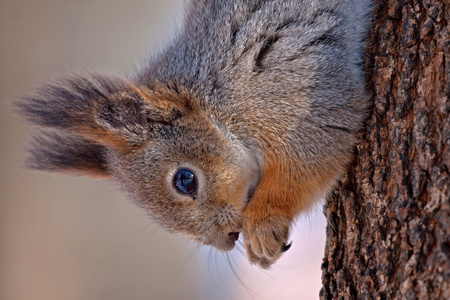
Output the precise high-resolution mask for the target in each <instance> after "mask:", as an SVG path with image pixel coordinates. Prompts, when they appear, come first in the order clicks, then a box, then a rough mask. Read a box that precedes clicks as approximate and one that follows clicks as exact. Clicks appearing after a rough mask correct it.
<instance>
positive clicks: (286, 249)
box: [281, 241, 292, 252]
mask: <svg viewBox="0 0 450 300" xmlns="http://www.w3.org/2000/svg"><path fill="white" fill-rule="evenodd" d="M291 246H292V241H291V242H290V243H289V244H287V245H286V244H284V245H283V246H282V247H281V252H286V251H288V250H289V248H291Z"/></svg>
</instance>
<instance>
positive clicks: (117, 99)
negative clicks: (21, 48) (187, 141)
mask: <svg viewBox="0 0 450 300" xmlns="http://www.w3.org/2000/svg"><path fill="white" fill-rule="evenodd" d="M187 103H188V102H187V100H186V97H185V96H183V95H181V94H178V93H176V92H173V91H171V90H170V89H168V88H156V89H154V90H150V89H148V88H146V87H141V88H138V87H136V86H135V85H133V84H132V83H131V82H129V81H127V80H125V79H122V78H119V77H113V76H104V75H98V74H96V75H89V76H85V77H83V76H76V75H72V76H67V77H64V78H61V79H59V80H57V81H55V82H52V83H50V84H47V85H46V86H44V87H43V88H42V89H40V90H39V91H38V92H37V93H36V94H35V95H33V96H31V97H26V98H24V99H22V101H20V102H18V103H16V106H17V107H18V112H19V114H21V115H23V116H24V117H25V118H26V119H27V120H28V121H30V122H31V123H34V124H36V125H39V126H42V127H46V128H54V129H59V130H62V131H65V132H68V133H72V134H76V135H79V136H82V137H83V138H85V139H87V140H91V141H94V142H95V143H97V144H101V145H105V146H108V147H115V148H122V147H128V146H130V145H136V144H139V143H142V142H144V141H146V140H148V139H149V138H150V136H151V134H152V131H153V128H154V127H155V126H161V125H165V126H167V125H172V124H173V122H175V121H176V120H177V119H179V118H181V117H182V116H184V115H185V113H186V110H187V109H188V107H187Z"/></svg>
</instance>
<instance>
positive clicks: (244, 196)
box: [17, 0, 372, 268]
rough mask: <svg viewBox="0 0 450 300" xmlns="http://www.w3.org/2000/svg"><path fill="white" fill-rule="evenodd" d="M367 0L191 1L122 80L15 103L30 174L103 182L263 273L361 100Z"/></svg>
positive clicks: (60, 83)
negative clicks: (170, 35)
mask: <svg viewBox="0 0 450 300" xmlns="http://www.w3.org/2000/svg"><path fill="white" fill-rule="evenodd" d="M371 5H372V2H371V1H369V0H341V1H338V0H334V1H325V0H323V1H322V0H267V1H261V0H260V1H244V0H233V1H218V0H217V1H210V0H209V1H207V0H194V1H191V3H190V4H189V6H188V9H187V14H186V19H185V23H184V27H183V29H182V30H181V31H180V33H179V34H178V35H177V37H176V38H175V39H174V40H173V41H172V42H171V43H169V44H168V45H167V47H166V48H164V49H163V50H162V51H160V52H159V53H158V55H156V56H154V57H153V58H151V59H149V60H148V61H147V62H146V63H144V64H143V66H142V67H141V69H140V70H139V71H138V72H137V73H136V74H135V75H134V76H133V77H132V78H122V77H118V76H111V75H100V74H88V75H68V76H65V77H62V78H59V79H57V80H55V81H53V82H51V83H49V84H47V85H46V86H44V87H42V88H41V89H40V90H39V92H38V93H36V94H35V95H32V96H29V97H26V98H24V99H23V100H22V101H20V102H19V103H18V104H17V106H18V108H19V113H20V114H22V115H24V116H25V117H26V118H27V119H28V120H29V121H31V122H32V123H33V124H36V125H39V126H41V127H42V128H43V131H42V132H41V133H40V134H39V135H37V136H36V137H35V139H34V142H33V145H34V146H33V147H32V148H31V150H30V156H29V158H28V165H29V166H30V167H32V168H37V169H44V170H50V171H60V172H67V173H76V174H85V175H90V176H95V177H107V178H112V179H114V180H116V181H117V182H118V183H119V184H120V186H121V187H122V188H123V189H124V190H125V191H126V192H127V193H128V194H129V195H130V196H131V197H132V198H133V199H134V200H135V201H136V203H138V204H139V205H140V206H141V207H143V208H144V209H145V210H147V211H148V212H149V214H150V215H151V216H152V217H153V218H155V219H156V220H158V221H159V223H160V224H161V225H162V226H164V227H165V228H166V229H168V230H169V231H172V232H175V233H178V234H180V235H182V236H185V237H187V238H189V239H191V240H194V241H196V242H199V243H202V244H207V245H211V246H213V247H215V248H217V249H218V250H221V251H229V250H231V249H232V248H233V247H234V245H235V241H236V239H237V238H238V236H239V233H240V232H242V233H243V236H244V244H245V246H246V249H247V253H248V256H249V260H250V261H251V262H253V263H256V264H258V265H259V266H261V267H263V268H268V267H269V266H270V265H272V264H273V263H274V262H275V261H276V260H277V259H278V258H279V257H280V256H281V254H282V252H283V250H286V249H287V241H288V237H289V229H290V226H291V224H292V222H293V220H294V218H295V217H296V216H297V215H299V213H301V212H304V211H306V210H308V209H309V208H310V207H311V205H312V204H313V203H315V202H316V201H317V200H318V199H321V198H322V197H323V196H324V195H325V194H326V192H327V191H329V190H330V189H331V188H332V187H333V185H334V184H335V183H336V181H337V180H338V179H339V177H340V176H341V175H342V174H343V173H344V172H345V168H346V165H347V164H348V163H349V162H350V161H351V159H352V151H353V148H354V145H355V143H356V141H357V136H356V135H357V132H358V131H359V130H360V129H361V127H362V125H363V122H364V118H365V116H366V114H367V110H368V107H369V104H370V101H369V97H368V95H367V93H366V90H365V85H364V73H363V71H362V64H363V48H364V45H363V40H364V38H365V35H366V32H367V29H368V25H369V22H368V20H369V13H370V11H371Z"/></svg>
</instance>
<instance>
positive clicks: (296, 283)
mask: <svg viewBox="0 0 450 300" xmlns="http://www.w3.org/2000/svg"><path fill="white" fill-rule="evenodd" d="M182 6H183V2H182V1H175V0H170V1H169V0H164V1H151V0H133V1H125V0H123V1H119V0H78V1H57V0H34V1H30V0H27V1H25V0H0V299H5V300H6V299H7V300H9V299H33V300H38V299H45V300H48V299H64V300H65V299H108V300H109V299H251V297H253V298H254V299H256V300H259V299H317V298H318V296H317V295H318V292H319V289H320V276H321V272H320V264H321V257H322V256H323V246H324V226H325V225H324V219H323V216H322V213H321V209H320V208H319V209H317V210H316V211H314V212H312V213H311V214H309V215H308V216H307V217H306V218H303V219H302V220H301V221H300V223H299V225H298V226H297V227H296V228H297V229H296V231H295V233H294V234H293V236H292V239H293V246H292V248H291V250H289V251H288V252H287V253H286V255H285V256H284V257H283V258H282V260H280V262H279V263H278V264H277V265H276V266H275V267H274V268H273V269H272V270H270V271H269V272H264V271H261V270H259V269H258V268H256V267H251V266H249V265H248V263H247V262H246V259H245V257H244V256H243V255H241V254H240V252H239V251H237V250H234V251H233V252H232V253H231V254H230V256H229V258H230V260H231V261H232V265H233V266H234V271H233V269H232V268H231V267H230V265H229V264H228V261H227V260H228V258H227V256H224V255H222V254H221V253H216V252H215V251H210V249H209V248H208V247H196V246H195V245H193V244H192V243H190V242H188V241H184V240H183V239H180V238H178V237H176V236H172V235H168V234H166V233H165V232H164V230H162V229H158V226H157V225H155V224H152V221H151V220H150V219H149V218H148V217H147V216H146V215H145V213H144V212H143V211H141V210H139V209H138V208H137V207H135V206H134V205H133V204H131V203H130V201H128V200H127V199H126V197H124V195H122V194H121V192H120V191H118V189H117V188H116V186H115V185H114V183H110V182H106V181H98V180H97V181H95V180H91V179H85V178H76V177H70V176H65V175H59V174H48V173H42V172H37V171H30V170H26V169H23V168H21V167H20V162H21V159H22V158H23V148H24V146H25V141H26V139H27V136H30V135H31V134H32V131H31V130H30V128H28V127H26V126H23V125H22V124H21V123H20V121H18V120H17V119H16V118H14V117H13V116H11V112H10V102H11V100H13V99H15V98H17V97H19V96H20V95H24V94H26V93H27V92H29V91H30V90H31V89H32V88H33V87H36V86H37V85H39V83H42V82H44V81H45V80H47V79H49V78H51V77H52V76H55V75H57V74H61V73H65V72H69V71H85V70H91V71H100V72H115V73H122V74H126V73H129V72H132V70H133V68H134V67H135V66H138V64H139V61H142V60H143V59H144V58H145V57H146V56H147V54H148V53H152V52H153V51H154V50H155V49H157V48H158V47H162V46H163V45H164V42H165V41H167V39H169V38H170V37H172V36H173V32H174V31H175V29H176V27H177V24H179V23H180V22H181V19H182V15H183V8H182ZM234 272H236V273H237V276H238V277H239V278H238V277H237V276H236V275H235V274H234ZM250 295H251V296H250Z"/></svg>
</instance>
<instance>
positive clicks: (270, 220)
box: [243, 215, 291, 269]
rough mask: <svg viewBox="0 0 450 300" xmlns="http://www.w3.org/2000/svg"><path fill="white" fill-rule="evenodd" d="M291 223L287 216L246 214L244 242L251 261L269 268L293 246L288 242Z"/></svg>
mask: <svg viewBox="0 0 450 300" xmlns="http://www.w3.org/2000/svg"><path fill="white" fill-rule="evenodd" d="M290 225H291V220H290V218H288V217H285V216H278V215H269V216H257V217H255V215H247V216H245V215H244V220H243V234H244V244H245V247H246V249H247V255H248V258H249V260H250V262H251V263H252V264H257V265H259V266H260V267H261V268H263V269H268V268H269V267H270V266H271V265H272V264H273V263H274V262H275V261H277V260H278V258H280V256H281V255H282V254H283V252H286V251H287V250H288V249H289V247H290V246H291V245H290V244H287V241H288V238H289V228H290Z"/></svg>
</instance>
